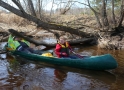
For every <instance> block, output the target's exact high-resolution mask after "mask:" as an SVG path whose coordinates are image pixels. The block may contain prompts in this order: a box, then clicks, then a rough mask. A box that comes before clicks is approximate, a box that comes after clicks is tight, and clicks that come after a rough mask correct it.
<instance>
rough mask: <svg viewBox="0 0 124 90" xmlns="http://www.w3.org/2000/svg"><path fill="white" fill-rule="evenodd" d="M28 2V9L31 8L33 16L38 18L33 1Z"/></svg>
mask: <svg viewBox="0 0 124 90" xmlns="http://www.w3.org/2000/svg"><path fill="white" fill-rule="evenodd" d="M27 1H28V7H29V10H30V13H31V15H33V16H36V13H35V10H34V6H33V3H32V0H27Z"/></svg>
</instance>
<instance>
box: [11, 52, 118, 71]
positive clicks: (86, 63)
mask: <svg viewBox="0 0 124 90" xmlns="http://www.w3.org/2000/svg"><path fill="white" fill-rule="evenodd" d="M12 54H13V55H17V56H20V57H23V58H26V59H28V60H31V61H41V62H45V63H50V64H55V65H60V66H69V67H74V68H83V69H91V70H110V69H115V68H117V66H118V64H117V62H116V60H115V59H114V58H113V57H112V56H111V55H110V54H105V55H101V56H91V57H88V58H84V59H69V58H54V57H45V56H41V55H36V54H27V53H24V52H19V51H14V52H12Z"/></svg>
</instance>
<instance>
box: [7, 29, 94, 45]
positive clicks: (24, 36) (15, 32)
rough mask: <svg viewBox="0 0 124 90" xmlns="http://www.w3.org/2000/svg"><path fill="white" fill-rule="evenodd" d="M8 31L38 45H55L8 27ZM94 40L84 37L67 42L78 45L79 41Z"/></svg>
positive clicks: (89, 41)
mask: <svg viewBox="0 0 124 90" xmlns="http://www.w3.org/2000/svg"><path fill="white" fill-rule="evenodd" d="M9 32H10V33H12V34H14V35H15V36H18V37H21V38H24V39H25V40H27V41H29V42H31V43H33V44H35V45H36V46H38V45H44V46H46V47H55V45H56V43H54V44H49V43H46V42H43V41H41V42H38V41H36V40H34V39H31V38H29V37H28V36H26V35H22V34H21V33H19V32H17V31H15V30H14V29H9ZM94 40H95V39H94V38H84V39H80V40H73V41H69V43H70V44H71V45H76V44H77V45H79V44H80V43H91V42H92V41H94Z"/></svg>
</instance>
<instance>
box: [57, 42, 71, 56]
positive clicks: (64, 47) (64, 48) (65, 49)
mask: <svg viewBox="0 0 124 90" xmlns="http://www.w3.org/2000/svg"><path fill="white" fill-rule="evenodd" d="M58 44H59V45H60V46H61V49H60V53H66V54H67V56H69V44H68V42H65V45H63V44H60V43H59V42H58ZM61 57H64V56H63V55H61Z"/></svg>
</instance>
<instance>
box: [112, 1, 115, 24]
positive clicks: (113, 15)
mask: <svg viewBox="0 0 124 90" xmlns="http://www.w3.org/2000/svg"><path fill="white" fill-rule="evenodd" d="M112 23H113V24H114V25H116V20H115V13H114V0H112Z"/></svg>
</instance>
